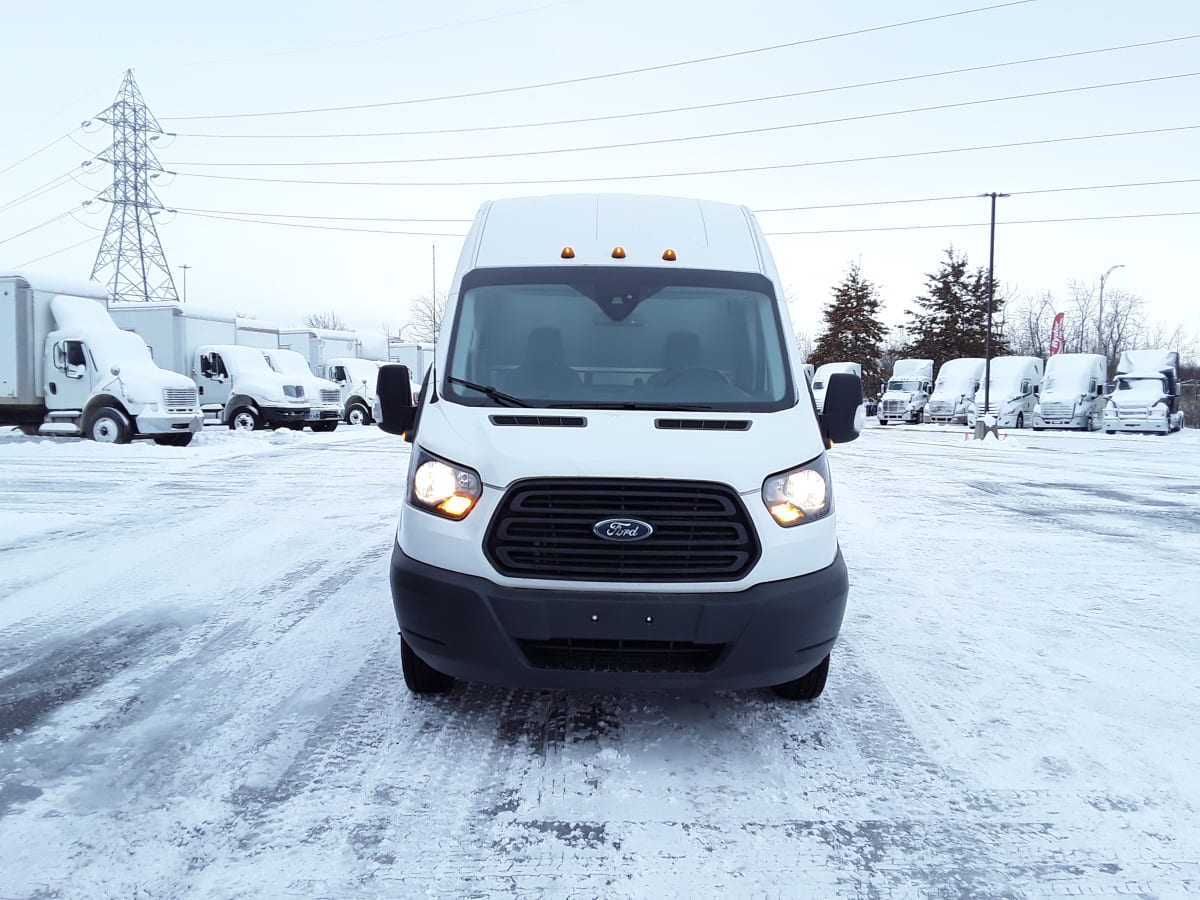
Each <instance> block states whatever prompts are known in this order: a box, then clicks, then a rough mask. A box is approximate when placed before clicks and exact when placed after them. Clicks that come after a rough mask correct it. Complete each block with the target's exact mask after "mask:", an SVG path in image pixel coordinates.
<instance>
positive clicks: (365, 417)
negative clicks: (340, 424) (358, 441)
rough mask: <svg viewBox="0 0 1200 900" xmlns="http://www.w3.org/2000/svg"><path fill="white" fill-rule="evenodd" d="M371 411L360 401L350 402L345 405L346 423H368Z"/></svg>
mask: <svg viewBox="0 0 1200 900" xmlns="http://www.w3.org/2000/svg"><path fill="white" fill-rule="evenodd" d="M371 421H372V420H371V411H370V410H369V409H367V408H366V407H365V406H363V405H362V404H361V403H351V404H350V405H349V406H348V407H346V424H347V425H370V424H371Z"/></svg>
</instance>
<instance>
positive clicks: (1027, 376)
mask: <svg viewBox="0 0 1200 900" xmlns="http://www.w3.org/2000/svg"><path fill="white" fill-rule="evenodd" d="M990 376H991V377H990V379H989V380H988V381H987V382H985V383H983V384H980V386H979V393H977V394H976V395H975V411H974V412H972V413H971V415H970V416H969V417H968V419H967V421H968V424H970V425H974V424H975V420H976V418H977V417H978V416H985V415H986V416H992V417H993V418H994V419H995V420H996V425H997V426H999V427H1001V428H1025V427H1026V426H1028V425H1032V424H1033V408H1034V406H1036V405H1037V400H1038V392H1039V390H1040V386H1041V383H1042V361H1041V359H1040V358H1038V357H1036V356H997V357H996V358H995V359H993V360H992V361H991V364H990Z"/></svg>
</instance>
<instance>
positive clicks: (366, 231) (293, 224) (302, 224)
mask: <svg viewBox="0 0 1200 900" xmlns="http://www.w3.org/2000/svg"><path fill="white" fill-rule="evenodd" d="M176 212H178V213H179V214H180V215H189V216H196V217H197V218H200V219H220V220H222V221H226V222H246V223H248V224H251V225H279V226H281V227H283V228H315V229H318V230H320V231H354V232H358V233H360V234H403V235H410V236H412V237H452V238H461V237H466V235H463V234H448V233H444V232H436V231H393V230H391V229H387V228H346V227H343V226H339V225H311V224H308V223H306V222H271V221H267V220H265V219H248V218H241V217H238V216H221V215H213V214H210V213H198V212H185V211H184V210H182V209H180V210H176Z"/></svg>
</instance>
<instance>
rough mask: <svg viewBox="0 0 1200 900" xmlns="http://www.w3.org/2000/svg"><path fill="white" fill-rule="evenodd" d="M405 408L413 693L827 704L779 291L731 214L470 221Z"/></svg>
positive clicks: (830, 408) (798, 396)
mask: <svg viewBox="0 0 1200 900" xmlns="http://www.w3.org/2000/svg"><path fill="white" fill-rule="evenodd" d="M445 316H446V318H445V321H444V323H443V326H442V331H441V336H440V339H439V342H438V344H437V347H436V350H435V354H434V360H433V365H432V366H431V367H430V369H429V372H428V373H427V374H426V376H425V379H424V385H423V386H422V388H421V391H420V396H419V398H418V400H417V403H416V405H415V406H414V405H413V404H412V398H411V388H410V383H409V373H408V371H407V368H406V367H404V366H402V365H388V366H384V367H382V368H381V369H380V377H379V396H380V409H381V413H382V422H381V423H380V424H381V427H382V428H383V430H384V431H388V432H391V433H396V434H400V433H403V434H404V435H405V437H406V438H407V439H408V440H410V441H411V442H412V443H413V449H412V457H411V463H410V467H409V472H408V483H407V496H406V498H405V501H404V505H403V507H402V510H401V513H400V520H399V524H398V526H397V529H396V541H395V546H394V548H393V553H392V560H391V589H392V599H393V604H394V607H395V612H396V618H397V621H398V622H399V625H400V635H401V641H402V643H401V657H402V664H403V668H404V675H405V680H406V683H407V684H408V687H409V688H410V689H411V690H412V691H414V692H416V693H425V692H434V691H441V690H445V689H447V688H449V687H450V686H451V685H452V683H453V680H454V679H456V678H457V679H465V680H477V681H485V682H492V683H497V684H507V685H514V686H527V687H543V688H582V689H596V690H609V689H616V690H621V689H629V688H656V687H663V688H675V687H681V686H698V685H708V686H711V687H714V688H717V687H719V688H754V687H763V686H773V687H775V688H776V690H777V692H778V693H779V694H781V695H782V696H785V697H789V698H794V699H805V700H811V699H813V698H815V697H817V696H818V695H819V694H820V693H821V691H822V689H823V688H824V686H825V680H826V675H827V672H828V669H829V658H830V650H831V648H832V647H833V645H834V642H835V640H836V638H837V636H838V631H839V629H840V627H841V623H842V616H843V613H844V610H845V605H846V595H847V584H848V582H847V575H846V566H845V563H844V562H843V560H842V556H841V552H840V550H839V547H838V539H837V528H836V522H835V517H834V500H833V489H832V483H831V479H830V472H829V465H828V463H827V461H826V451H827V449H828V448H829V447H831V446H832V445H833V444H834V443H841V442H845V441H850V440H854V438H855V437H857V435H858V431H859V429H860V428H861V425H862V419H863V412H862V406H861V404H862V388H861V382H860V380H859V379H858V377H857V376H855V375H853V374H846V375H835V376H833V377H832V378H831V380H830V384H829V387H828V389H827V392H826V395H825V403H824V412H823V414H822V415H821V416H820V417H818V414H817V412H816V409H815V407H814V403H813V398H812V393H811V391H810V389H809V387H808V383H807V379H806V378H805V376H804V370H803V361H802V360H801V359H800V358H799V356H798V353H797V351H796V349H795V347H794V345H793V341H792V338H791V335H792V327H791V324H790V322H789V319H788V313H787V307H786V305H785V303H784V299H783V290H782V287H781V285H780V282H779V276H778V274H777V273H776V271H775V266H774V263H773V262H772V260H771V254H770V251H769V250H768V248H767V244H766V241H765V239H764V238H763V236H762V232H761V231H760V230H759V227H758V224H757V222H756V221H755V219H754V216H753V215H752V214H751V212H750V211H749V210H748V209H746V208H744V207H741V206H734V205H730V204H724V203H713V202H706V201H700V200H689V199H683V198H674V197H647V196H630V195H567V196H549V197H529V198H520V199H510V200H497V201H493V202H489V203H485V204H484V205H483V207H482V208H481V209H480V211H479V213H478V215H477V216H476V218H475V222H474V224H473V225H472V227H471V230H470V233H469V234H468V235H467V238H466V241H465V244H464V246H463V251H462V256H461V258H460V260H459V264H458V269H457V271H456V273H455V276H454V282H453V285H452V287H451V290H450V295H449V300H448V303H447V306H446V313H445Z"/></svg>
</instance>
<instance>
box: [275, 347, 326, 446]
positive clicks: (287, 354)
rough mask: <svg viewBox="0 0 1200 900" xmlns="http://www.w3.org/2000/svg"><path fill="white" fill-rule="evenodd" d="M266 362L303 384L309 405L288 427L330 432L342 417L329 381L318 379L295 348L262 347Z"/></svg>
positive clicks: (280, 372) (290, 379) (277, 370)
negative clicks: (303, 415) (302, 418)
mask: <svg viewBox="0 0 1200 900" xmlns="http://www.w3.org/2000/svg"><path fill="white" fill-rule="evenodd" d="M262 355H263V358H265V359H266V361H267V364H268V365H269V366H270V367H271V368H272V369H274V370H275V371H276V372H278V373H279V374H280V375H283V376H285V377H286V378H287V379H288V380H289V381H296V382H299V383H300V384H303V385H304V392H305V396H306V397H307V399H308V401H309V403H310V406H309V410H308V416H307V418H305V419H304V421H302V422H289V423H288V425H289V427H291V428H295V429H296V430H299V429H301V428H303V427H304V426H305V425H308V426H309V427H310V428H312V430H313V431H333V430H335V429H336V428H337V427H338V423H339V422H340V421H341V420H342V392H341V389H340V388H339V387H338V386H337V385H336V384H334V383H333V382H332V381H327V380H326V379H324V378H318V377H317V376H316V375H314V374H313V372H312V369H310V368H309V366H308V361H307V360H306V359H305V358H304V357H303V356H302V355H301V354H299V353H298V352H296V351H295V350H281V349H279V348H278V347H277V348H275V349H274V350H270V349H267V350H263V351H262Z"/></svg>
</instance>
